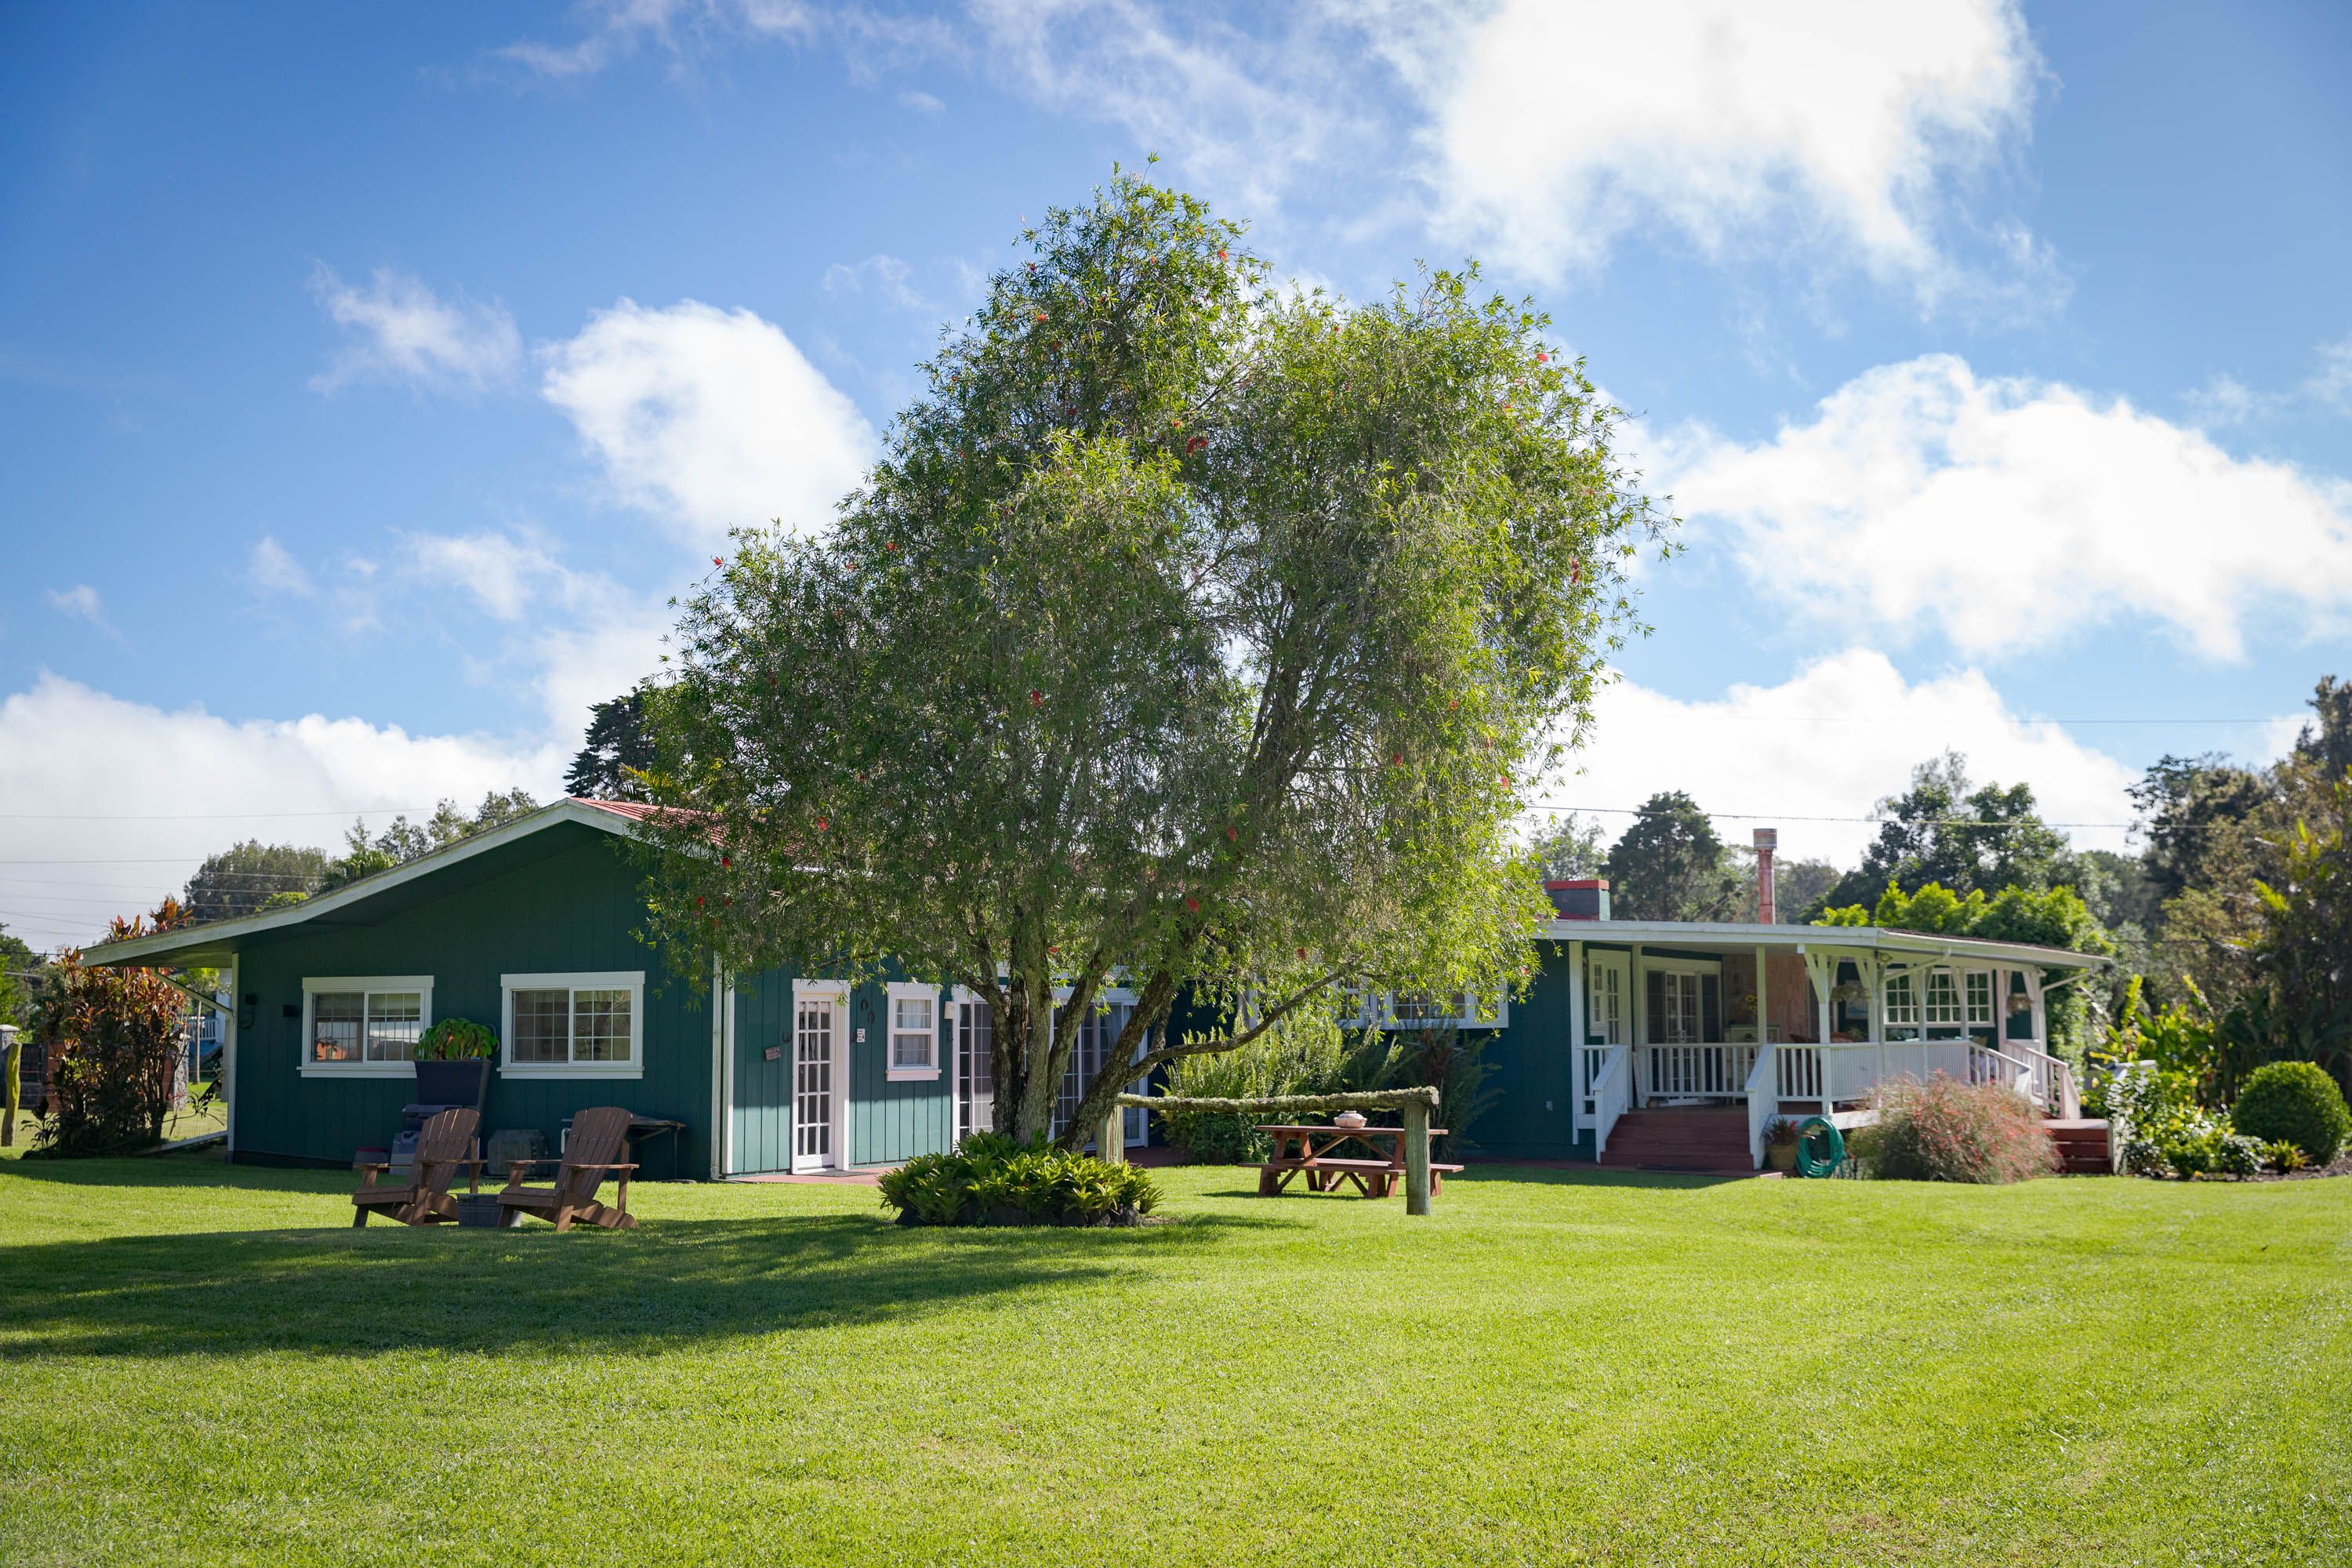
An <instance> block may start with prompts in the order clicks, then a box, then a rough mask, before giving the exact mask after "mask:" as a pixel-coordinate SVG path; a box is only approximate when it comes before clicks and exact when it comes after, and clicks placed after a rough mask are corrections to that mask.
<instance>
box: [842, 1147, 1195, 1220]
mask: <svg viewBox="0 0 2352 1568" xmlns="http://www.w3.org/2000/svg"><path fill="white" fill-rule="evenodd" d="M882 1202H883V1205H885V1206H886V1207H888V1208H894V1209H896V1210H898V1223H899V1224H900V1225H1024V1224H1025V1225H1110V1224H1118V1223H1125V1224H1133V1223H1134V1222H1135V1221H1136V1220H1137V1219H1138V1218H1139V1217H1141V1216H1142V1215H1147V1214H1150V1212H1151V1211H1152V1210H1153V1209H1154V1208H1156V1207H1158V1206H1159V1204H1160V1188H1159V1186H1158V1185H1157V1184H1155V1183H1154V1182H1153V1181H1152V1179H1151V1178H1150V1176H1149V1175H1147V1174H1145V1173H1143V1172H1141V1171H1139V1170H1137V1169H1136V1168H1135V1167H1134V1166H1133V1165H1128V1164H1122V1163H1117V1162H1114V1161H1110V1160H1098V1159H1096V1158H1095V1157H1094V1156H1093V1155H1091V1154H1076V1153H1072V1152H1068V1151H1066V1150H1061V1149H1055V1148H1054V1147H1053V1146H1052V1145H1051V1144H1050V1143H1048V1142H1046V1141H1045V1140H1044V1139H1043V1138H1040V1139H1038V1140H1036V1141H1035V1142H1029V1143H1024V1142H1019V1141H1018V1140H1016V1139H1014V1138H1012V1137H1010V1136H1009V1135H1007V1134H1005V1133H1002V1132H975V1133H973V1134H971V1136H970V1137H968V1138H966V1139H965V1140H964V1141H963V1142H961V1143H960V1144H958V1145H956V1147H955V1148H954V1149H953V1150H952V1151H950V1152H948V1153H945V1154H921V1155H918V1156H917V1157H916V1158H914V1159H912V1160H909V1161H908V1162H907V1163H905V1164H903V1165H901V1166H899V1167H898V1169H897V1170H895V1171H892V1172H890V1173H888V1174H887V1175H885V1176H884V1177H883V1178H882Z"/></svg>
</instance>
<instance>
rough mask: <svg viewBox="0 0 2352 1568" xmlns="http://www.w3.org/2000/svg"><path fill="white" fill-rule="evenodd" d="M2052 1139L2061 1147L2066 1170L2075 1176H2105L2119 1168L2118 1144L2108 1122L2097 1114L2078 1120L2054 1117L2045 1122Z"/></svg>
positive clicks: (2060, 1157) (2061, 1164) (2060, 1161)
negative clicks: (2117, 1161)
mask: <svg viewBox="0 0 2352 1568" xmlns="http://www.w3.org/2000/svg"><path fill="white" fill-rule="evenodd" d="M2042 1126H2043V1127H2044V1128H2045V1129H2046V1130H2047V1131H2049V1133H2050V1142H2053V1143H2054V1144H2056V1145H2057V1146H2058V1159H2059V1163H2060V1166H2061V1168H2062V1169H2063V1170H2064V1171H2065V1172H2066V1173H2067V1174H2068V1175H2071V1176H2104V1175H2107V1174H2109V1173H2112V1172H2113V1171H2114V1169H2115V1158H2114V1152H2113V1150H2114V1144H2113V1142H2112V1138H2111V1135H2110V1133H2109V1131H2108V1129H2107V1124H2106V1123H2105V1121H2099V1120H2098V1119H2096V1118H2095V1117H2083V1118H2078V1119H2076V1120H2074V1121H2063V1120H2060V1119H2058V1118H2055V1117H2053V1118H2052V1119H2051V1120H2050V1121H2046V1122H2044V1123H2042Z"/></svg>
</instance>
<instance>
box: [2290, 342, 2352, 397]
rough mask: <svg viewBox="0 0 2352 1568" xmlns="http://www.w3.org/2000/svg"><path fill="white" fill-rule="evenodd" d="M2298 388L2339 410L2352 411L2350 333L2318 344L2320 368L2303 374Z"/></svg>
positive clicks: (2304, 393)
mask: <svg viewBox="0 0 2352 1568" xmlns="http://www.w3.org/2000/svg"><path fill="white" fill-rule="evenodd" d="M2301 390H2302V392H2303V395H2305V397H2308V398H2311V399H2313V400H2314V401H2315V402H2318V403H2324V404H2326V405H2327V406H2328V407H2330V408H2333V409H2335V410H2336V412H2337V413H2339V414H2352V333H2347V334H2346V335H2345V336H2343V337H2341V338H2338V339H2336V342H2332V343H2322V344H2320V345H2319V368H2318V369H2316V370H2315V371H2313V372H2312V373H2311V374H2310V375H2309V376H2307V377H2305V380H2304V383H2303V386H2302V389H2301Z"/></svg>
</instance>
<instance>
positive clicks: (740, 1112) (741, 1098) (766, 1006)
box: [727, 969, 793, 1176]
mask: <svg viewBox="0 0 2352 1568" xmlns="http://www.w3.org/2000/svg"><path fill="white" fill-rule="evenodd" d="M771 1052H773V1053H774V1054H773V1055H770V1053H771ZM731 1081H732V1087H731V1088H730V1090H729V1098H730V1100H731V1101H732V1103H731V1105H730V1108H729V1111H728V1115H729V1118H730V1132H729V1143H728V1162H727V1163H728V1173H729V1174H730V1175H739V1176H751V1175H758V1174H761V1173H765V1172H769V1171H789V1170H791V1169H792V1168H793V977H792V975H791V973H789V972H788V971H785V970H782V969H769V970H762V971H761V972H760V973H757V974H740V975H738V976H736V979H735V1056H734V1062H733V1068H732V1075H731Z"/></svg>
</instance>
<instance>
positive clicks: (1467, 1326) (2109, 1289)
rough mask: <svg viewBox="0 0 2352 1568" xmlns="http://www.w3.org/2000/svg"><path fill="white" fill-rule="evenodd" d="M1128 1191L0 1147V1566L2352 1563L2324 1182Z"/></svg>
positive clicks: (1190, 1181) (2351, 1504)
mask: <svg viewBox="0 0 2352 1568" xmlns="http://www.w3.org/2000/svg"><path fill="white" fill-rule="evenodd" d="M1162 1174H1163V1176H1164V1178H1165V1181H1164V1184H1165V1185H1166V1187H1167V1188H1168V1189H1169V1194H1170V1195H1169V1202H1168V1204H1167V1205H1166V1206H1167V1210H1168V1212H1169V1213H1170V1214H1171V1215H1173V1216H1174V1222H1173V1223H1171V1224H1169V1225H1166V1226H1158V1227H1153V1228H1150V1229H1146V1230H1141V1231H1053V1230H1048V1231H1012V1232H992V1231H977V1232H975V1231H954V1232H939V1231H921V1232H908V1231H900V1230H897V1229H893V1228H891V1227H888V1226H885V1225H883V1224H881V1223H879V1220H878V1212H879V1211H878V1210H877V1205H876V1202H875V1195H874V1194H873V1192H872V1191H871V1190H870V1189H863V1188H858V1189H851V1188H835V1187H813V1186H758V1187H749V1186H726V1187H712V1186H690V1185H667V1184H664V1185H657V1186H650V1187H646V1188H641V1189H639V1195H640V1201H639V1204H638V1208H639V1212H640V1213H641V1214H642V1215H644V1217H645V1221H646V1225H645V1227H644V1228H643V1229H642V1230H640V1231H638V1232H635V1233H634V1234H608V1233H597V1232H590V1233H578V1232H575V1233H573V1234H572V1235H568V1236H562V1237H558V1236H555V1235H553V1234H552V1233H551V1232H550V1231H548V1230H547V1229H546V1227H544V1226H534V1227H532V1228H530V1229H525V1230H522V1231H517V1232H483V1231H457V1230H454V1229H449V1228H444V1229H440V1230H436V1231H431V1232H417V1231H405V1230H401V1229H398V1228H384V1227H382V1226H371V1227H370V1228H369V1229H367V1230H365V1231H354V1230H352V1229H350V1228H349V1226H348V1215H349V1207H348V1205H347V1204H346V1203H345V1202H344V1201H343V1196H342V1194H344V1193H346V1192H347V1191H348V1190H349V1184H348V1181H347V1180H346V1179H345V1178H343V1177H342V1176H341V1175H339V1174H332V1173H317V1174H313V1173H276V1172H262V1171H254V1170H247V1169H245V1168H241V1167H234V1166H228V1165H225V1164H222V1163H218V1162H217V1161H216V1160H214V1159H209V1158H202V1157H196V1156H178V1157H170V1158H163V1159H150V1160H144V1161H121V1162H92V1163H50V1162H40V1161H34V1162H11V1163H6V1164H5V1165H0V1562H6V1563H14V1564H45V1563H76V1564H80V1563H152V1562H156V1561H173V1562H223V1563H268V1564H270V1565H272V1568H281V1565H291V1564H300V1563H337V1564H341V1563H402V1564H408V1563H418V1562H429V1563H436V1564H437V1563H564V1564H571V1563H607V1562H611V1563H619V1562H628V1563H641V1562H646V1563H649V1562H659V1563H775V1562H783V1561H792V1562H828V1563H919V1562H954V1563H1072V1562H1087V1563H1129V1562H1134V1563H1171V1564H1173V1563H1216V1564H1237V1563H1276V1562H1286V1561H1292V1560H1297V1559H1300V1558H1302V1557H1303V1558H1307V1559H1312V1560H1326V1559H1329V1560H1346V1561H1353V1560H1367V1561H1370V1560H1396V1561H1404V1562H1433V1563H1440V1562H1442V1563H1814V1562H1822V1561H1837V1562H1843V1563H1972V1564H1973V1563H2032V1564H2035V1565H2037V1568H2039V1565H2041V1564H2044V1563H2053V1562H2064V1563H2240V1562H2242V1563H2341V1562H2344V1561H2346V1560H2347V1559H2352V1442H2347V1434H2346V1430H2345V1427H2346V1412H2347V1375H2352V1183H2346V1182H2333V1181H2329V1182H2305V1183H2280V1184H2271V1185H2264V1186H2244V1187H2237V1186H2226V1185H2219V1184H2196V1185H2183V1184H2153V1183H2143V1182H2128V1181H2119V1180H2097V1179H2093V1180H2051V1181H2042V1182H2035V1183H2032V1184H2027V1185H2024V1186H2020V1187H2014V1188H2007V1189H1993V1190H1979V1189H1969V1188H1959V1187H1930V1186H1912V1185H1904V1184H1866V1183H1844V1182H1830V1183H1795V1182H1743V1183H1727V1184H1707V1183H1705V1182H1702V1181H1699V1180H1697V1179H1691V1178H1683V1179H1676V1178H1650V1179H1643V1178H1628V1177H1622V1176H1602V1175H1591V1174H1583V1173H1567V1172H1557V1171H1540V1172H1538V1171H1506V1170H1477V1169H1474V1170H1473V1172H1472V1173H1470V1174H1469V1175H1468V1176H1467V1177H1465V1178H1464V1179H1460V1180H1457V1181H1455V1182H1454V1183H1453V1184H1450V1185H1449V1186H1448V1188H1447V1190H1446V1192H1445V1194H1444V1195H1443V1196H1442V1197H1441V1198H1440V1200H1439V1205H1438V1213H1437V1215H1436V1216H1435V1217H1434V1218H1433V1219H1432V1220H1428V1221H1408V1220H1407V1219H1406V1217H1405V1215H1403V1213H1402V1205H1401V1204H1398V1203H1390V1204H1387V1205H1371V1204H1369V1203H1365V1202H1362V1201H1360V1200H1353V1199H1345V1198H1327V1197H1316V1196H1306V1195H1291V1196H1286V1197H1284V1198H1282V1199H1280V1200H1276V1201H1274V1202H1265V1201H1261V1200H1258V1199H1256V1198H1255V1197H1251V1196H1248V1195H1245V1193H1246V1187H1245V1183H1244V1179H1243V1178H1242V1177H1241V1176H1239V1175H1237V1174H1236V1173H1234V1172H1231V1171H1221V1170H1194V1171H1175V1172H1168V1173H1162Z"/></svg>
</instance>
